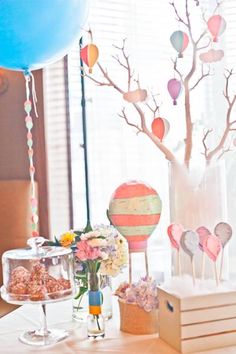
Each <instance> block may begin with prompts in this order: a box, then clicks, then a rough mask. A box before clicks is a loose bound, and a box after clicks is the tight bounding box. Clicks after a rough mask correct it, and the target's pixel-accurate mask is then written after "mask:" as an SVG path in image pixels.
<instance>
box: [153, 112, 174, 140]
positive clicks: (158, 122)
mask: <svg viewBox="0 0 236 354" xmlns="http://www.w3.org/2000/svg"><path fill="white" fill-rule="evenodd" d="M169 129H170V123H169V122H168V120H167V119H165V118H161V117H158V118H154V119H153V121H152V133H153V134H154V135H156V136H157V137H158V139H160V141H161V142H162V140H163V139H164V138H165V137H166V135H167V134H168V132H169Z"/></svg>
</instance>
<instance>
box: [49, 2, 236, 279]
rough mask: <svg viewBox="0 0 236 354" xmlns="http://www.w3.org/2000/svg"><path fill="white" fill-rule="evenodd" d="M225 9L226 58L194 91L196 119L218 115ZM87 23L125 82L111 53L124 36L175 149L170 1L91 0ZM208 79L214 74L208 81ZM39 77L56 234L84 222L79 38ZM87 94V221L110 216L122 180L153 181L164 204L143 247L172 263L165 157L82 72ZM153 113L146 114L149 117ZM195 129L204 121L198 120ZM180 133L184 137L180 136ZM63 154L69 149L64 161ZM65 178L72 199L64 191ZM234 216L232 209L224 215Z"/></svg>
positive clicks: (228, 9) (162, 265)
mask: <svg viewBox="0 0 236 354" xmlns="http://www.w3.org/2000/svg"><path fill="white" fill-rule="evenodd" d="M183 4H184V2H183ZM201 4H202V6H204V7H205V8H206V9H209V8H211V7H213V6H215V1H213V0H209V1H207V0H205V1H202V2H201ZM191 6H195V2H194V1H192V2H191ZM199 11H200V8H199ZM223 11H224V13H225V16H226V17H227V21H228V28H227V37H226V36H225V38H226V39H225V42H224V45H225V49H226V52H227V57H226V58H225V63H223V64H222V63H219V64H218V65H217V68H218V69H219V71H218V72H219V74H217V73H216V76H215V77H214V79H213V78H209V79H208V80H206V82H205V84H201V85H200V86H199V88H198V89H197V90H196V92H195V94H194V100H193V110H194V108H195V107H196V109H197V110H198V111H199V107H201V119H200V120H205V119H208V118H209V117H211V119H212V120H214V119H215V117H216V116H217V112H219V107H218V106H217V104H215V103H214V102H218V98H217V96H215V94H214V87H216V86H217V85H218V83H219V84H222V80H223V79H222V74H221V73H222V65H224V64H225V66H228V64H229V65H232V63H233V62H234V61H235V60H234V59H235V50H234V43H233V38H234V36H235V31H236V29H235V28H234V27H235V26H234V21H233V18H235V17H234V16H233V11H236V5H234V4H233V1H228V2H225V4H224V8H223ZM167 19H168V28H167V25H166V23H167ZM89 26H90V27H91V29H92V31H93V37H94V43H96V44H97V46H98V47H99V51H100V57H99V61H100V62H101V63H102V64H103V66H104V67H106V68H107V70H108V72H109V75H110V76H111V77H112V78H113V80H114V81H115V82H117V83H119V85H120V86H122V87H126V85H127V78H126V73H125V71H124V70H122V68H121V66H120V65H119V64H118V63H117V62H116V60H114V58H112V55H116V54H117V50H116V49H115V48H114V45H115V46H119V47H120V46H121V45H122V40H123V39H124V38H127V49H126V52H127V53H128V54H129V55H130V60H131V63H132V66H133V67H134V68H135V71H136V72H137V73H138V74H139V79H140V82H141V86H142V87H143V88H149V89H151V90H152V92H153V93H154V94H159V96H157V100H158V102H159V103H160V104H161V105H160V111H159V114H160V116H161V117H165V118H167V119H168V120H169V121H170V124H171V126H172V130H171V131H170V133H169V135H168V136H167V138H166V141H167V144H168V145H169V146H171V148H172V149H173V150H175V151H177V150H178V149H179V148H180V149H181V146H180V144H179V141H177V140H176V136H177V135H176V131H178V132H180V127H181V126H182V124H183V121H182V120H181V119H180V118H179V117H181V116H183V104H182V103H183V97H180V98H179V104H178V106H177V107H175V106H173V105H172V102H171V99H170V97H169V95H168V93H167V90H166V84H167V82H168V80H169V79H170V78H173V77H174V75H175V74H174V70H173V63H172V62H171V60H170V59H171V58H174V57H175V56H176V53H175V51H174V50H173V48H171V46H170V44H169V37H170V34H171V33H172V32H173V31H174V30H176V29H177V28H178V24H177V22H176V21H175V16H174V14H173V9H172V8H171V6H170V4H169V2H168V1H166V0H160V1H154V0H146V1H141V0H136V1H134V0H129V1H127V0H119V1H118V0H117V1H115V0H94V1H91V9H90V14H89ZM194 26H195V27H196V28H197V27H198V23H194ZM84 38H86V34H85V36H84ZM184 55H185V56H186V60H187V63H188V62H189V60H188V59H190V57H189V53H188V51H186V54H184ZM185 62H186V61H185ZM65 64H66V65H65ZM65 67H66V68H67V69H68V91H66V90H65V88H66V76H65V73H67V72H66V71H65ZM94 73H95V74H98V68H94ZM213 80H216V81H214V84H213ZM215 82H217V85H215ZM45 83H46V85H45V88H46V107H47V115H48V119H47V134H48V148H49V176H50V185H51V196H50V200H51V208H50V210H51V221H52V232H53V234H57V235H58V234H60V233H61V232H63V231H64V230H66V229H68V228H69V227H73V228H75V229H76V228H81V227H83V226H85V224H86V198H85V195H86V186H85V174H84V167H85V165H84V149H83V143H84V141H83V139H84V136H83V126H82V118H81V116H82V113H81V98H82V94H81V78H80V62H79V44H78V43H77V45H76V46H75V47H74V48H73V50H72V51H71V52H70V53H69V55H68V59H67V60H66V61H65V60H62V61H60V62H58V63H56V64H54V65H52V66H50V67H49V68H46V69H45ZM214 85H215V86H214ZM215 97H216V98H215ZM85 98H86V124H87V129H86V133H87V147H88V178H89V204H90V215H91V222H92V224H96V223H102V222H104V223H107V222H108V221H107V218H106V209H107V207H108V204H109V200H110V197H111V194H112V192H113V191H114V190H115V188H116V187H117V186H118V185H119V184H121V183H122V182H125V181H127V180H129V179H139V180H143V181H145V182H147V183H148V184H150V185H152V186H153V187H154V188H155V189H156V190H157V191H158V192H159V194H160V196H161V199H162V201H163V211H162V217H161V221H160V223H159V225H158V227H157V229H156V231H155V234H153V235H152V237H151V239H150V248H149V252H150V253H152V252H158V254H159V255H158V257H159V260H158V262H157V263H158V264H156V265H155V267H154V268H155V269H156V270H158V272H164V271H166V269H169V265H170V253H169V241H168V239H167V237H166V225H167V224H168V218H169V215H168V210H169V206H168V202H167V201H168V164H167V163H166V160H165V159H164V157H163V156H162V155H161V153H160V152H159V150H158V149H157V148H156V147H155V145H154V144H153V143H152V142H151V141H150V140H148V138H147V137H145V136H142V135H141V134H138V135H137V134H136V131H135V129H134V128H132V127H130V126H127V124H126V123H125V122H124V120H123V119H122V118H121V117H119V113H121V110H122V107H123V106H124V100H123V99H122V97H121V96H119V94H117V93H116V92H115V91H114V90H113V89H112V88H109V87H97V86H96V85H95V84H94V83H93V82H92V81H90V80H89V79H86V78H85ZM221 111H222V108H221ZM222 114H223V113H222ZM127 115H128V117H129V118H130V119H131V120H132V119H134V120H135V115H136V113H135V112H134V111H132V110H129V108H127ZM68 117H69V124H68ZM152 118H153V117H152V115H150V120H149V123H150V125H151V122H152ZM196 119H199V117H196ZM217 119H219V118H217ZM200 129H202V126H201V124H200V126H199V130H200ZM181 131H183V130H181ZM179 138H180V139H182V137H181V136H180V137H179ZM68 156H70V157H71V165H70V166H69V169H68ZM68 171H69V173H68ZM232 173H233V168H232V167H230V176H231V178H232ZM68 181H69V182H68ZM71 185H72V200H71V199H70V186H71ZM230 188H232V187H230ZM234 193H236V191H234ZM234 195H235V194H234ZM231 205H232V204H231ZM70 209H71V211H72V216H71V217H70V213H69V211H70ZM230 214H232V212H230ZM232 216H233V215H230V219H229V221H230V222H232ZM72 221H73V222H72ZM155 259H156V258H155V257H151V262H152V263H155V262H156V261H155ZM151 267H152V265H151ZM152 268H153V267H152Z"/></svg>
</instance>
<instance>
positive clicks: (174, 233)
mask: <svg viewBox="0 0 236 354" xmlns="http://www.w3.org/2000/svg"><path fill="white" fill-rule="evenodd" d="M183 232H184V228H183V226H182V225H181V224H176V223H173V224H170V225H169V226H168V228H167V234H168V236H169V238H170V242H171V246H172V247H173V248H176V249H177V250H179V248H180V239H181V236H182V234H183Z"/></svg>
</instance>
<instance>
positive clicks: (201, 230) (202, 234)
mask: <svg viewBox="0 0 236 354" xmlns="http://www.w3.org/2000/svg"><path fill="white" fill-rule="evenodd" d="M196 233H197V234H198V236H199V248H200V250H201V251H204V249H203V246H204V243H205V241H206V239H207V237H208V236H209V235H210V234H211V232H210V231H209V230H208V229H207V228H206V227H205V226H200V227H198V228H197V230H196Z"/></svg>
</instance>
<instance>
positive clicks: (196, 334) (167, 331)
mask: <svg viewBox="0 0 236 354" xmlns="http://www.w3.org/2000/svg"><path fill="white" fill-rule="evenodd" d="M159 336H160V338H161V339H163V340H164V341H165V342H167V343H168V344H169V345H171V346H172V347H174V348H175V349H177V350H178V351H180V352H181V353H193V352H198V351H204V350H208V349H213V348H220V347H226V346H231V345H236V291H228V292H224V293H215V294H207V295H197V296H189V297H185V298H179V297H178V296H175V295H173V294H170V293H168V292H166V291H165V290H163V289H159Z"/></svg>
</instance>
